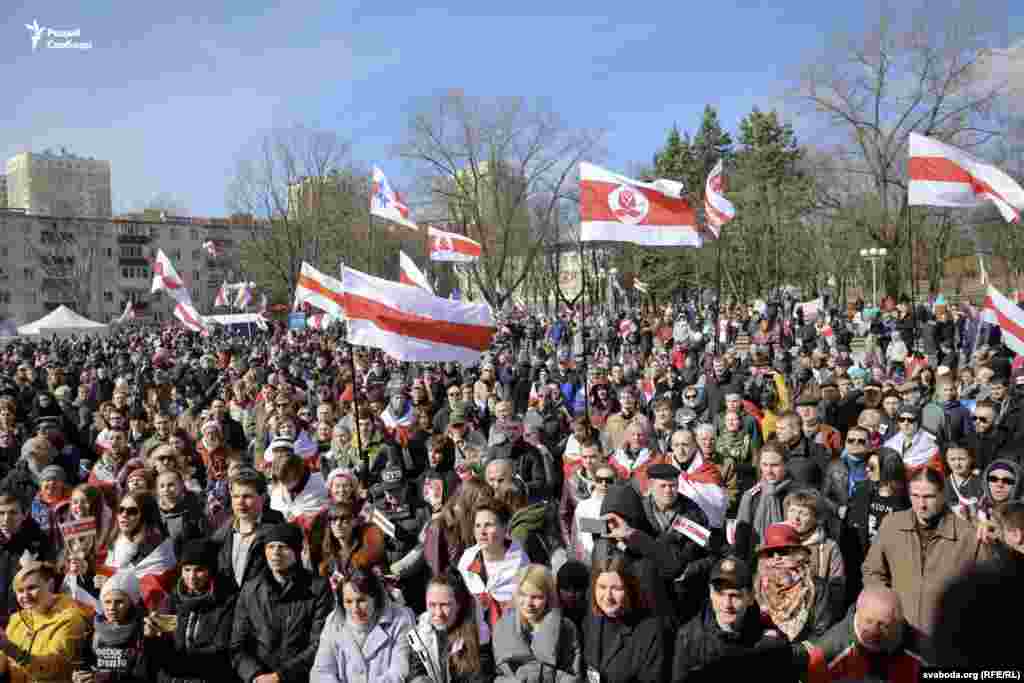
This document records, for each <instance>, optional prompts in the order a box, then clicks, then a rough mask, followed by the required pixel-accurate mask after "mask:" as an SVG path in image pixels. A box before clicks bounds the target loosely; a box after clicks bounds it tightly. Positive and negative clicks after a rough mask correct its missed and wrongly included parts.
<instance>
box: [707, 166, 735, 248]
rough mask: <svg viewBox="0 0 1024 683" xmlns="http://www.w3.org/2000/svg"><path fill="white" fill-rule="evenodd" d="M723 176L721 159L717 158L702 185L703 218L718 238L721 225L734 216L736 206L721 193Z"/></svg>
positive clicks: (722, 190)
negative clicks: (705, 181)
mask: <svg viewBox="0 0 1024 683" xmlns="http://www.w3.org/2000/svg"><path fill="white" fill-rule="evenodd" d="M724 176H725V172H724V170H723V167H722V160H721V159H719V160H718V163H717V164H715V167H714V168H713V169H711V173H710V174H708V180H707V183H705V185H704V220H705V221H706V222H707V224H708V229H709V230H711V234H713V235H714V236H715V239H718V235H719V233H720V232H721V231H722V226H723V225H725V224H726V223H728V222H729V221H731V220H732V219H733V218H735V217H736V207H735V206H733V205H732V202H730V201H729V200H728V199H726V198H725V195H724V194H722V193H723V192H725V177H724Z"/></svg>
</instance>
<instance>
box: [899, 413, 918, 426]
mask: <svg viewBox="0 0 1024 683" xmlns="http://www.w3.org/2000/svg"><path fill="white" fill-rule="evenodd" d="M896 421H897V422H899V423H900V424H914V423H915V422H917V418H916V417H906V416H903V415H901V416H900V417H898V418H897V419H896Z"/></svg>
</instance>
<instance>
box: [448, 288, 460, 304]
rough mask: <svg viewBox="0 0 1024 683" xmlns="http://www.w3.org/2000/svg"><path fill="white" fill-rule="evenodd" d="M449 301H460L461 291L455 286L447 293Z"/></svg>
mask: <svg viewBox="0 0 1024 683" xmlns="http://www.w3.org/2000/svg"><path fill="white" fill-rule="evenodd" d="M448 300H449V301H462V292H461V291H459V288H458V287H456V288H455V289H453V290H452V292H451V294H449V295H448Z"/></svg>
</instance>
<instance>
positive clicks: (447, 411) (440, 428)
mask: <svg viewBox="0 0 1024 683" xmlns="http://www.w3.org/2000/svg"><path fill="white" fill-rule="evenodd" d="M445 396H446V397H447V399H448V402H447V403H446V404H445V405H444V406H443V407H442V408H441V409H440V410H438V411H437V412H436V413H434V431H435V432H438V433H439V434H443V433H444V432H446V431H447V430H448V418H449V416H450V415H451V413H452V409H453V408H454V407H455V406H456V405H458V404H460V403H462V388H461V387H460V386H459V383H458V382H451V383H449V384H448V386H447V387H445Z"/></svg>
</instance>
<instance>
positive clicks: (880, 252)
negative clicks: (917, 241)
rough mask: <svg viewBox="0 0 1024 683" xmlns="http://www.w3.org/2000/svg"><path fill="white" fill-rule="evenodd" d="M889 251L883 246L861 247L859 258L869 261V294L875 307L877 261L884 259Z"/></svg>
mask: <svg viewBox="0 0 1024 683" xmlns="http://www.w3.org/2000/svg"><path fill="white" fill-rule="evenodd" d="M888 253H889V251H888V250H887V249H886V248H885V247H871V248H870V249H861V250H860V255H861V258H864V259H867V260H868V261H871V294H872V299H873V300H874V302H875V308H878V262H879V261H884V260H885V257H886V255H887V254H888Z"/></svg>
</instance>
